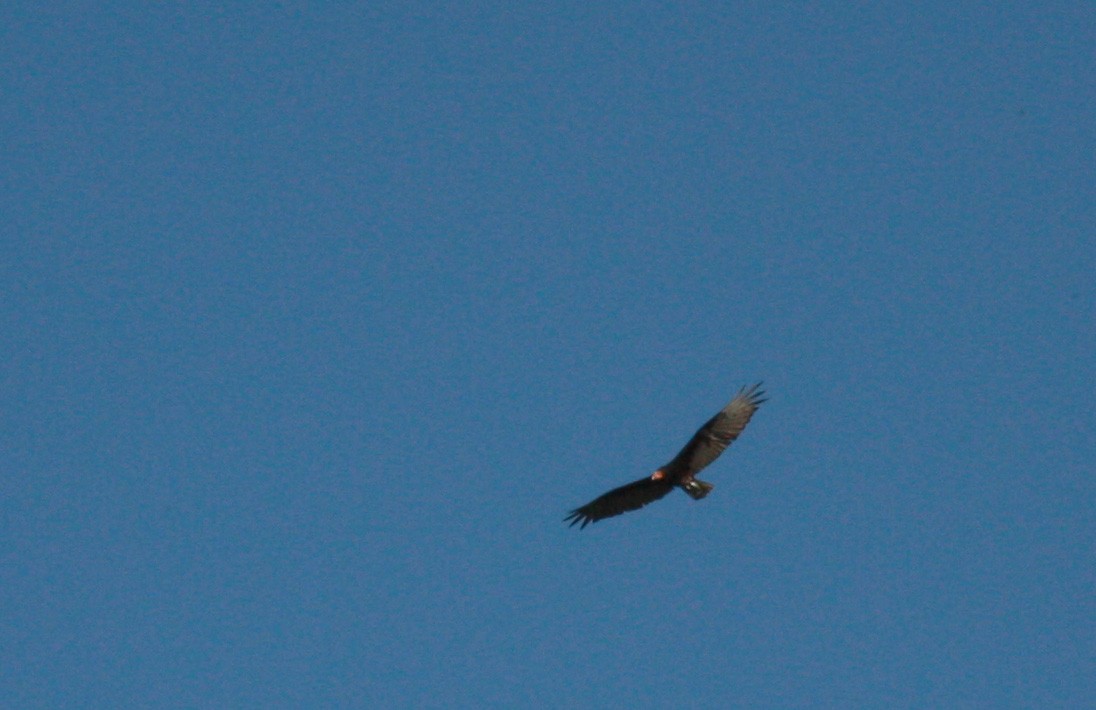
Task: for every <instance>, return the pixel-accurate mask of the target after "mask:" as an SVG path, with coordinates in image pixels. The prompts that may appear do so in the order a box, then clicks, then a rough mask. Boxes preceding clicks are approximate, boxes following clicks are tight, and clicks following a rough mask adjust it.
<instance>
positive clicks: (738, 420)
mask: <svg viewBox="0 0 1096 710" xmlns="http://www.w3.org/2000/svg"><path fill="white" fill-rule="evenodd" d="M760 388H761V383H760V382H758V383H757V384H756V385H754V386H753V387H750V388H749V389H746V388H745V387H743V388H742V389H740V390H739V391H738V394H736V395H735V397H734V399H732V400H731V401H730V403H728V404H727V406H726V407H724V408H723V409H722V411H720V412H719V413H718V414H716V415H715V416H714V417H712V418H711V419H709V420H708V422H707V423H706V424H705V425H704V426H702V427H700V429H699V430H698V431H697V432H696V434H693V438H692V439H690V440H689V443H688V444H685V447H684V448H683V449H681V451H680V452H679V453H678V455H677V456H675V457H674V459H673V461H671V462H670V463H668V464H666V465H665V466H663V469H665V470H666V472H667V473H671V474H674V475H677V474H685V473H689V474H693V473H696V472H698V471H700V469H702V468H704V467H705V466H707V465H708V464H710V463H711V462H712V461H715V460H716V459H717V458H719V455H720V454H721V453H723V450H724V449H726V448H727V447H728V446H730V444H731V442H732V441H734V440H735V439H737V438H738V435H739V434H741V433H742V430H743V429H745V428H746V425H747V424H748V423H749V422H750V417H752V416H753V413H754V412H756V411H757V408H758V407H760V406H761V403H762V402H764V401H766V400H765V393H764V392H762V391H761V389H760Z"/></svg>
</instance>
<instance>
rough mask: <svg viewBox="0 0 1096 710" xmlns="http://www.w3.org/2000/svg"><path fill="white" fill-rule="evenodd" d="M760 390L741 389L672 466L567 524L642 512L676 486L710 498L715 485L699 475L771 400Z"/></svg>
mask: <svg viewBox="0 0 1096 710" xmlns="http://www.w3.org/2000/svg"><path fill="white" fill-rule="evenodd" d="M760 387H761V383H760V382H758V383H757V384H756V385H754V386H753V387H750V388H749V389H746V388H745V387H743V388H742V389H740V390H739V391H738V394H736V395H735V396H734V399H732V400H731V401H730V402H729V403H728V404H727V406H726V407H724V408H723V409H721V410H720V411H719V412H718V413H717V414H716V415H715V416H714V417H712V418H711V419H709V420H708V421H707V423H706V424H705V425H704V426H702V427H700V429H699V430H697V432H696V433H695V434H693V438H692V439H689V443H687V444H685V447H684V448H683V449H681V451H680V452H678V454H677V456H675V457H674V458H673V459H672V460H671V461H670V463H668V464H666V465H665V466H663V467H662V468H660V469H658V470H657V471H655V472H654V473H652V474H651V475H650V476H647V477H646V478H641V479H639V480H638V481H633V482H632V483H629V484H626V485H623V486H621V487H620V488H614V489H613V490H611V491H609V492H608V493H605V494H604V495H601V496H598V497H597V498H595V499H593V500H592V501H590V502H589V503H587V504H586V505H584V506H582V507H581V508H575V509H574V510H572V511H571V513H570V515H568V516H567V517H566V518H564V519H563V521H564V522H567V521H571V525H572V526H574V524H575V523H582V525H581V527H580V529H581V528H584V527H586V526H587V525H589V524H590V523H596V522H597V521H599V520H604V519H605V518H611V517H613V516H614V515H620V514H621V513H627V512H628V511H629V510H639V509H640V508H642V507H643V506H645V505H647V504H648V503H651V502H654V501H656V500H658V499H659V498H662V497H663V496H665V495H666V494H667V493H669V492H670V491H672V490H673V489H674V486H679V487H680V488H681V490H683V491H685V492H686V493H688V494H689V495H690V496H692V498H693V500H700V499H701V498H703V497H704V496H706V495H708V493H710V492H711V490H712V489H713V488H715V486H713V485H712V484H711V483H707V482H705V481H701V480H699V479H697V478H696V477H695V476H696V474H697V473H699V472H700V470H701V469H703V468H704V467H705V466H707V465H708V464H710V463H711V462H712V461H715V460H716V459H717V458H719V455H720V454H721V453H723V450H724V449H726V448H727V447H728V446H730V444H731V442H732V441H734V440H735V439H737V438H738V435H739V434H741V433H742V430H743V429H745V428H746V425H747V424H748V423H749V422H750V417H752V416H753V413H754V412H756V411H757V408H758V407H760V406H761V403H762V402H765V401H767V400H766V399H765V393H764V392H763V391H761V389H760Z"/></svg>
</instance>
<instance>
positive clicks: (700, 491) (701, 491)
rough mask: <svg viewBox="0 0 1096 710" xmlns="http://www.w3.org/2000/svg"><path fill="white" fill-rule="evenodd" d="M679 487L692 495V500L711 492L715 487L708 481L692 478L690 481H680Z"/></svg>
mask: <svg viewBox="0 0 1096 710" xmlns="http://www.w3.org/2000/svg"><path fill="white" fill-rule="evenodd" d="M681 488H682V489H683V490H684V491H685V492H686V493H688V494H689V495H690V496H692V499H693V500H700V499H701V498H703V497H704V496H706V495H708V494H709V493H711V492H712V489H713V488H715V486H713V485H712V484H711V483H708V482H707V481H700V480H697V479H695V478H694V479H692V480H691V481H686V482H685V483H682V484H681Z"/></svg>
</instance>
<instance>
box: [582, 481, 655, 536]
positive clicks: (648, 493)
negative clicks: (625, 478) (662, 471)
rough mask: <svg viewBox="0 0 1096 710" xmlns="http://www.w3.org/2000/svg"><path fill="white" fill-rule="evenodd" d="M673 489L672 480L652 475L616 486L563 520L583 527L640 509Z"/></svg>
mask: <svg viewBox="0 0 1096 710" xmlns="http://www.w3.org/2000/svg"><path fill="white" fill-rule="evenodd" d="M673 489H674V483H673V482H672V481H668V480H666V479H662V480H660V481H654V480H651V478H650V477H647V478H641V479H639V480H638V481H633V482H632V483H629V484H627V485H623V486H621V487H620V488H614V489H613V490H611V491H609V492H608V493H605V494H604V495H601V496H598V497H597V498H595V499H593V500H592V501H590V502H589V503H587V504H586V505H584V506H582V507H581V508H575V509H574V510H572V511H571V514H570V515H568V516H567V517H566V518H564V519H563V521H564V522H567V521H568V520H569V521H571V525H572V526H574V524H575V523H579V522H581V523H582V525H581V527H580V529H581V528H584V527H586V526H587V525H589V524H590V523H596V522H597V521H599V520H604V519H605V518H611V517H613V516H614V515H620V514H621V513H627V512H628V511H629V510H639V509H640V508H642V507H643V506H645V505H647V504H648V503H651V502H653V501H656V500H658V499H659V498H661V497H663V496H664V495H666V494H667V493H669V492H670V491H672V490H673Z"/></svg>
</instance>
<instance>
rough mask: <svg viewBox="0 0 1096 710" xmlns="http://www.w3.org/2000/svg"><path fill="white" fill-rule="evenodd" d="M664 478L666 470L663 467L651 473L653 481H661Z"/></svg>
mask: <svg viewBox="0 0 1096 710" xmlns="http://www.w3.org/2000/svg"><path fill="white" fill-rule="evenodd" d="M663 478H666V472H665V471H663V470H662V469H661V468H660V469H658V470H657V471H655V472H654V473H652V474H651V480H652V481H661V480H662V479H663Z"/></svg>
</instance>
